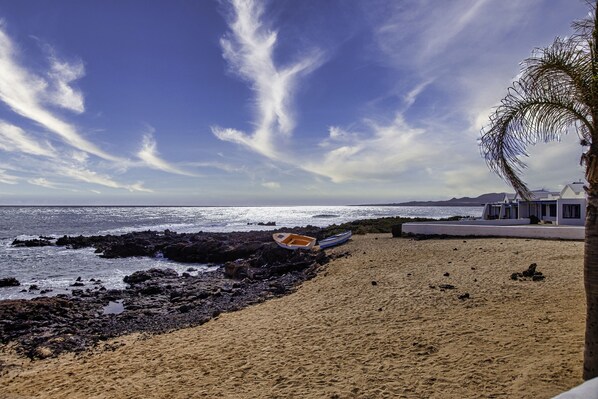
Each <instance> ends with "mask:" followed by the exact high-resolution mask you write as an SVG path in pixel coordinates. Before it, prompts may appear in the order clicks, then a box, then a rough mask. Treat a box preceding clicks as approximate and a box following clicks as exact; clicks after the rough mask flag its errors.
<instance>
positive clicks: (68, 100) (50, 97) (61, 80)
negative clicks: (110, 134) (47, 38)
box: [46, 49, 85, 113]
mask: <svg viewBox="0 0 598 399" xmlns="http://www.w3.org/2000/svg"><path fill="white" fill-rule="evenodd" d="M50 51H51V53H52V55H51V57H50V72H48V80H49V83H50V84H49V87H48V90H47V91H46V99H47V101H49V102H50V103H51V104H55V105H58V106H60V107H62V108H65V109H68V110H71V111H73V112H76V113H82V112H83V111H85V105H84V100H83V94H82V93H81V92H80V91H79V90H77V89H75V88H73V87H72V85H71V84H72V82H74V81H76V80H78V79H80V78H82V77H83V76H84V75H85V67H84V66H83V63H82V62H81V61H80V60H77V61H76V62H74V63H68V62H66V61H63V60H60V59H58V57H57V56H56V54H54V51H53V50H52V49H50Z"/></svg>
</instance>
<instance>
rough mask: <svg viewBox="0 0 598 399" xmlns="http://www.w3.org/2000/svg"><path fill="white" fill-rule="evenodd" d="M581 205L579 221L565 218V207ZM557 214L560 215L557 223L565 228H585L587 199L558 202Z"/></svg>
mask: <svg viewBox="0 0 598 399" xmlns="http://www.w3.org/2000/svg"><path fill="white" fill-rule="evenodd" d="M565 204H567V205H579V208H580V214H579V216H580V217H579V219H566V218H563V205H565ZM557 207H558V209H557V214H558V215H559V217H558V220H557V223H558V224H559V225H562V226H563V225H565V226H584V225H585V221H586V200H585V199H561V200H558V201H557Z"/></svg>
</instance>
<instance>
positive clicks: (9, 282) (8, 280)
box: [0, 277, 21, 287]
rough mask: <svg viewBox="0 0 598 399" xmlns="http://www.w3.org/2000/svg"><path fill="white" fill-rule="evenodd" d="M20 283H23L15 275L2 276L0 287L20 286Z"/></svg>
mask: <svg viewBox="0 0 598 399" xmlns="http://www.w3.org/2000/svg"><path fill="white" fill-rule="evenodd" d="M19 285H21V283H20V282H19V280H17V279H16V278H14V277H5V278H0V287H18V286H19Z"/></svg>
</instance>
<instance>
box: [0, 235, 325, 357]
mask: <svg viewBox="0 0 598 399" xmlns="http://www.w3.org/2000/svg"><path fill="white" fill-rule="evenodd" d="M295 232H297V233H302V234H310V233H311V235H313V236H315V235H316V234H315V233H316V232H317V228H311V230H310V229H303V230H295ZM57 245H63V246H67V247H71V248H81V247H85V246H87V247H89V246H92V247H95V248H96V251H97V252H98V253H101V254H102V256H108V257H111V256H138V255H139V254H141V253H144V254H145V255H147V256H154V255H155V254H156V253H159V252H160V253H162V254H163V255H164V256H165V257H167V258H170V259H173V260H175V259H176V260H180V261H186V262H201V263H206V262H214V263H220V264H223V263H226V262H228V263H226V266H225V267H222V268H220V269H218V270H215V271H211V272H204V273H198V275H197V276H193V275H190V274H189V273H185V274H184V275H179V274H177V272H176V271H174V270H172V269H150V270H145V271H139V272H135V273H133V274H131V275H130V276H126V277H125V279H124V281H125V282H126V283H127V284H128V286H127V288H126V289H124V290H107V289H105V288H104V287H101V288H100V289H98V287H97V286H94V285H93V284H90V287H92V288H84V287H81V288H83V289H73V290H72V291H71V295H65V294H59V295H57V296H55V297H51V298H45V297H40V298H36V299H33V300H29V301H27V300H18V301H14V300H10V301H0V341H1V342H4V343H5V342H9V341H15V342H16V343H17V344H18V346H17V347H18V348H20V351H21V352H22V353H24V354H26V355H27V356H29V357H31V358H45V357H49V356H54V355H57V354H59V353H61V352H64V351H80V350H84V349H86V348H88V347H90V346H91V345H94V344H95V343H97V342H98V341H99V340H105V339H108V338H111V337H116V336H119V335H122V334H128V333H131V332H135V331H139V332H149V333H161V332H166V331H171V330H173V329H177V328H183V327H189V326H196V325H200V324H202V323H205V322H206V321H208V320H210V319H211V318H213V317H217V316H218V315H219V314H221V313H223V312H230V311H235V310H238V309H242V308H243V307H246V306H248V305H250V304H253V303H258V302H262V301H264V300H265V299H267V298H272V297H275V296H279V295H284V294H287V293H289V292H292V291H293V290H294V289H295V287H296V286H297V285H299V284H301V282H303V281H305V280H307V279H309V278H312V277H313V276H315V274H316V272H317V270H318V268H319V266H320V265H323V264H325V263H326V262H327V261H328V258H327V257H326V254H325V253H324V251H289V250H285V249H282V248H280V247H278V246H277V245H275V244H274V243H273V242H272V232H271V231H270V232H248V233H227V234H223V233H196V234H177V233H173V232H170V231H165V232H164V233H158V232H138V233H129V234H125V235H123V236H118V237H117V236H92V237H83V236H79V237H66V236H65V237H62V238H59V239H58V240H57ZM231 277H232V278H235V280H233V279H231ZM90 281H91V280H90ZM96 281H97V280H96ZM77 283H78V284H83V281H82V279H80V280H79V279H78V281H76V282H75V284H77ZM114 303H117V304H118V305H119V306H120V307H121V308H122V311H120V312H119V313H114V312H111V311H109V310H105V309H110V306H112V307H113V305H114Z"/></svg>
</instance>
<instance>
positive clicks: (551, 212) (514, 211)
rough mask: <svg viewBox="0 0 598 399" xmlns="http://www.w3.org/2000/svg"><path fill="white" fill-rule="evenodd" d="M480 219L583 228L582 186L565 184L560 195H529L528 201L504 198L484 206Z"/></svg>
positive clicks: (583, 202)
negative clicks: (527, 221) (536, 222)
mask: <svg viewBox="0 0 598 399" xmlns="http://www.w3.org/2000/svg"><path fill="white" fill-rule="evenodd" d="M483 218H484V219H486V220H492V219H530V221H538V222H540V223H549V224H558V225H573V226H583V225H584V222H585V218H586V195H585V191H584V189H583V183H582V182H575V183H571V184H567V185H566V186H565V187H564V188H563V189H562V190H561V191H560V192H553V191H546V190H536V191H532V198H531V199H529V200H524V199H523V198H521V197H520V196H519V195H518V194H516V195H511V194H505V197H504V198H503V200H502V201H499V202H496V203H491V204H486V206H485V208H484V212H483Z"/></svg>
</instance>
